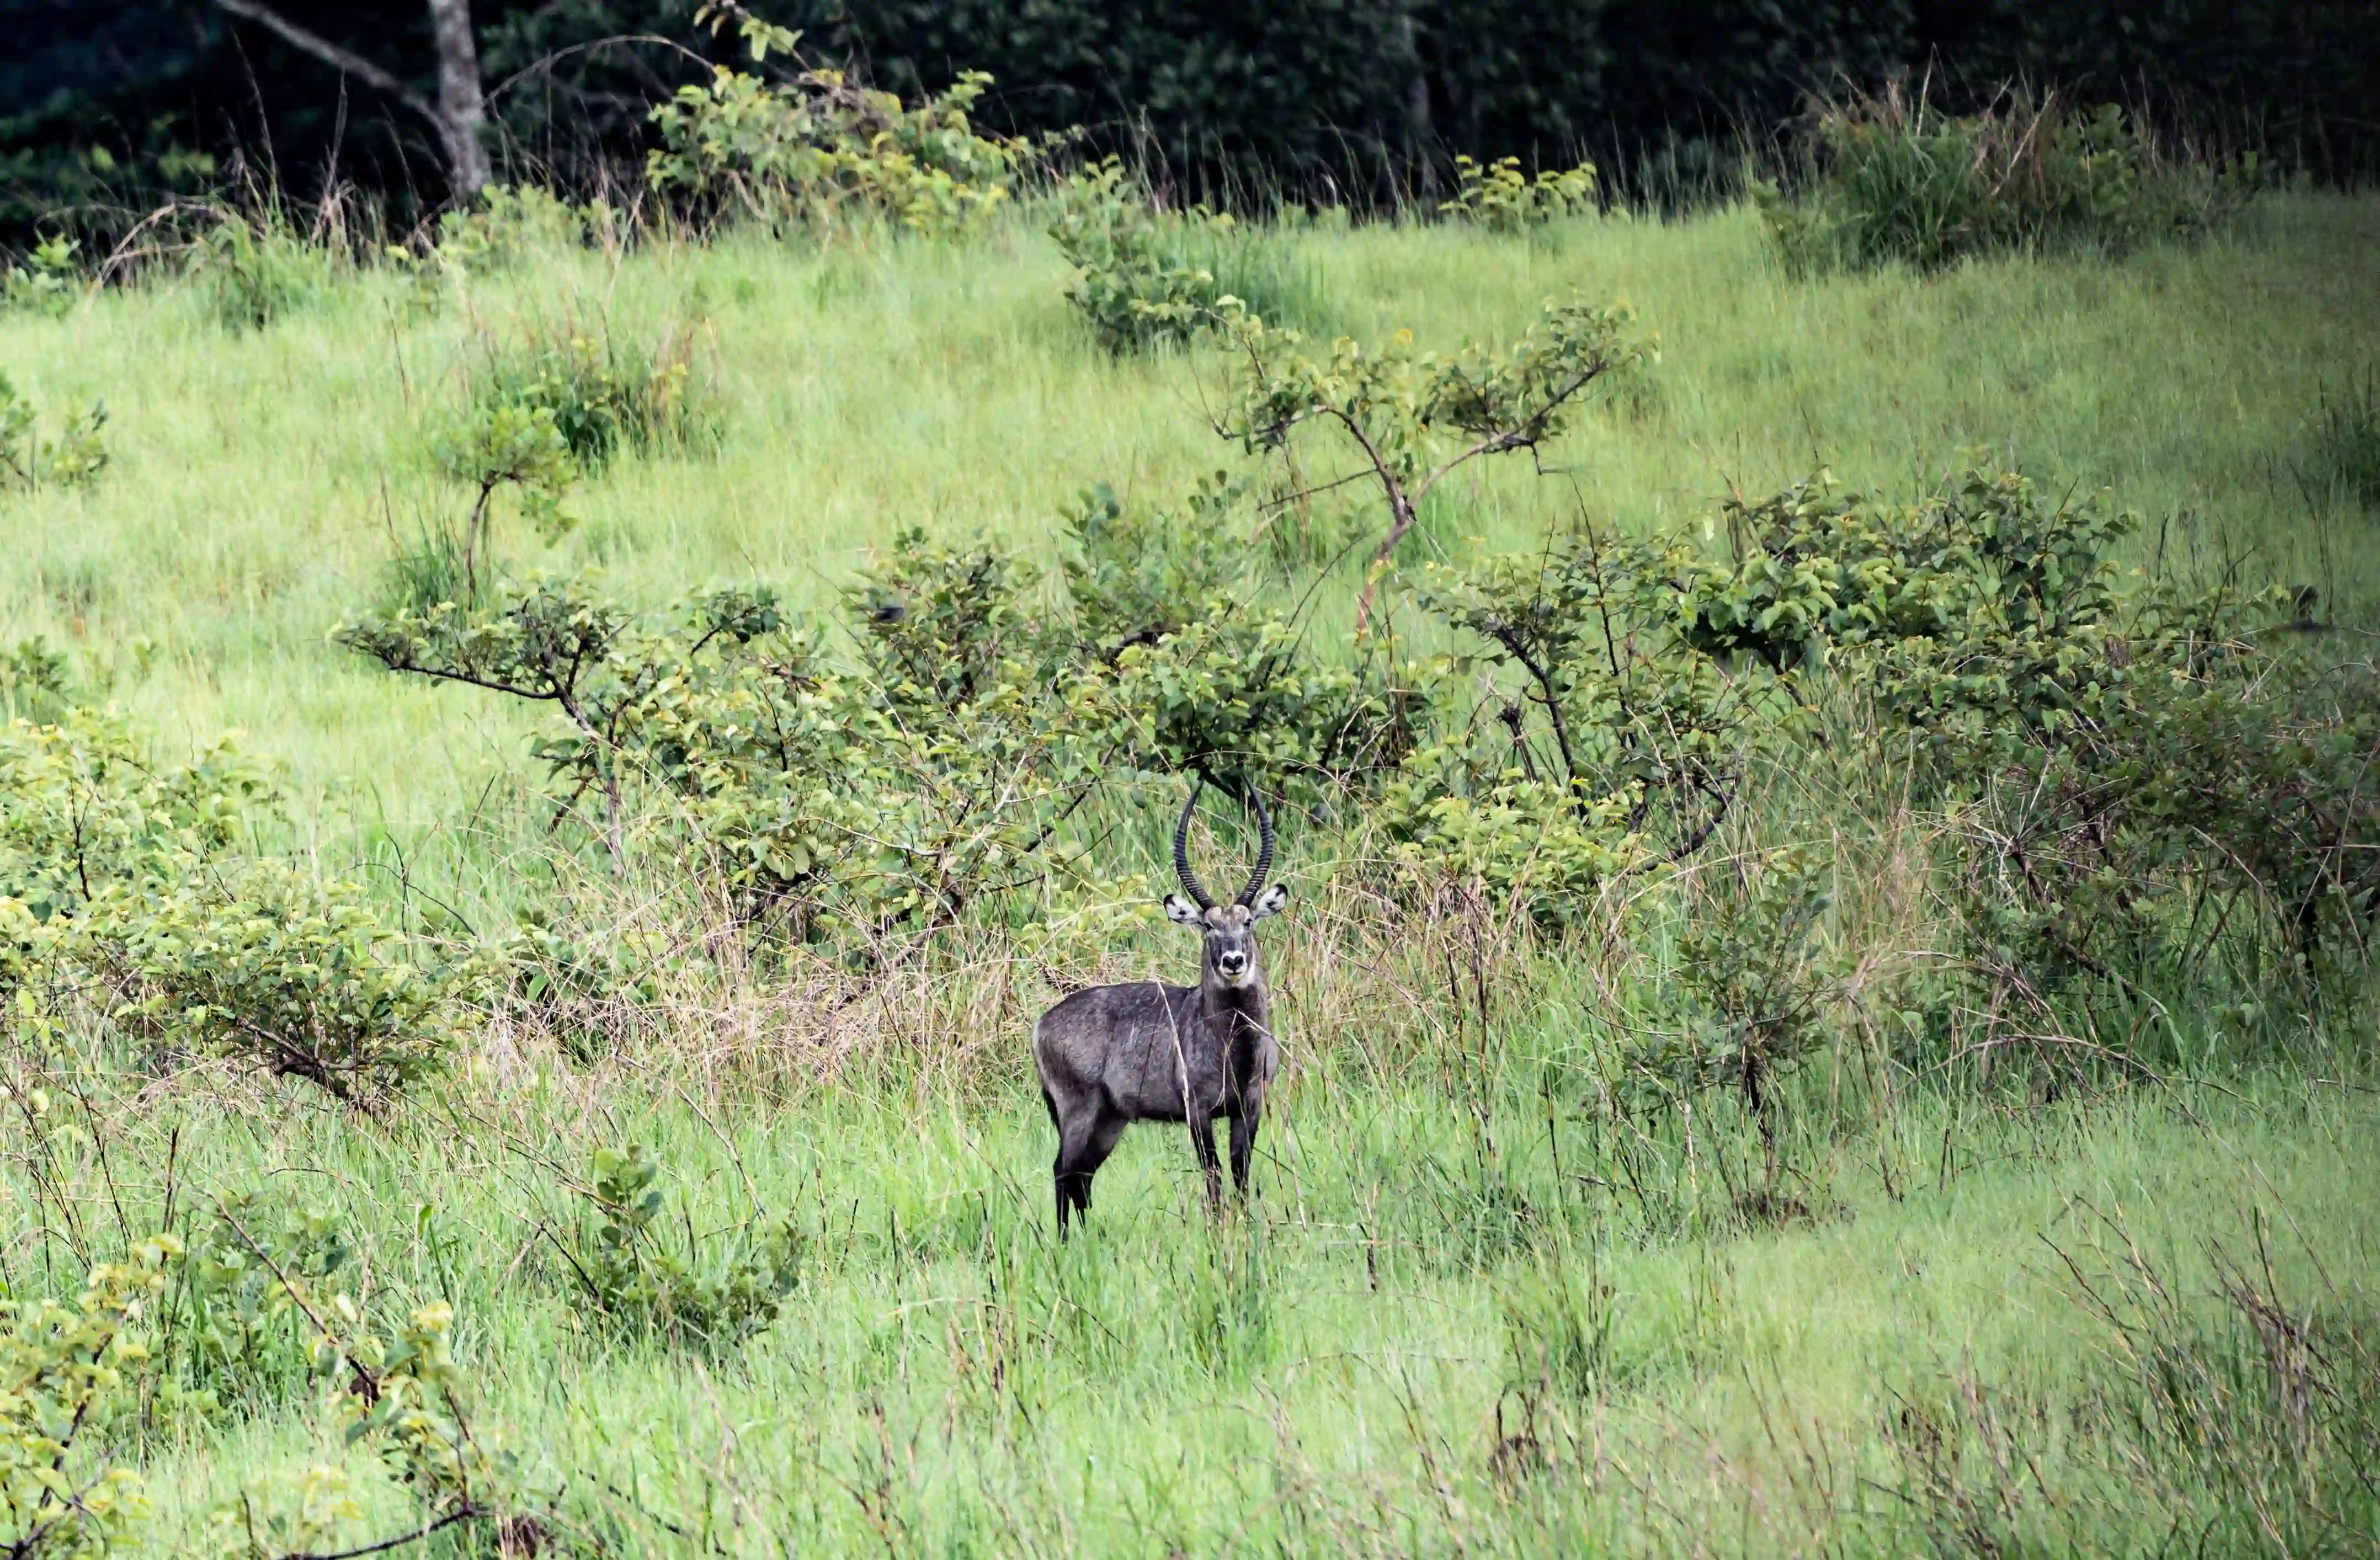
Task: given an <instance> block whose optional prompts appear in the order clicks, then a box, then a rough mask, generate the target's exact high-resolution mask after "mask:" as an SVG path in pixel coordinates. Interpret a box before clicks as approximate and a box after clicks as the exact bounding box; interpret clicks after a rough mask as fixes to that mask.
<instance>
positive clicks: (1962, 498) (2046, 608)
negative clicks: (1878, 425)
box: [1675, 471, 2380, 989]
mask: <svg viewBox="0 0 2380 1560" xmlns="http://www.w3.org/2000/svg"><path fill="white" fill-rule="evenodd" d="M1721 518H1723V519H1724V521H1725V524H1726V526H1727V529H1728V530H1729V532H1730V535H1731V536H1732V537H1733V538H1735V539H1736V548H1737V552H1738V558H1737V560H1736V562H1735V563H1734V565H1733V566H1732V567H1711V566H1703V567H1696V568H1694V569H1693V570H1691V571H1688V572H1686V573H1683V574H1682V575H1681V576H1680V577H1679V578H1678V579H1677V581H1676V585H1675V601H1676V603H1677V611H1678V613H1679V618H1680V622H1681V626H1682V634H1683V636H1684V638H1685V639H1686V640H1687V641H1688V642H1689V643H1692V644H1694V645H1696V646H1698V647H1700V648H1701V649H1703V650H1704V651H1705V652H1708V653H1711V654H1715V655H1719V656H1727V657H1736V658H1742V659H1747V660H1751V661H1754V662H1756V663H1759V664H1766V665H1768V666H1771V667H1779V668H1787V669H1791V668H1792V667H1795V666H1797V665H1803V664H1808V665H1814V666H1815V665H1825V666H1827V667H1828V668H1830V669H1831V670H1832V672H1833V673H1834V674H1835V675H1836V676H1838V677H1839V678H1840V680H1841V682H1842V683H1843V684H1844V685H1845V686H1846V687H1848V688H1850V689H1852V690H1854V691H1855V692H1856V693H1857V695H1858V696H1859V698H1860V699H1862V700H1863V701H1865V703H1866V708H1867V710H1868V711H1869V712H1870V713H1871V715H1872V718H1871V719H1869V720H1866V721H1863V722H1860V723H1857V724H1856V725H1855V726H1854V730H1853V737H1854V739H1855V741H1857V742H1858V743H1861V744H1864V751H1865V752H1866V753H1868V754H1869V755H1871V756H1872V757H1874V758H1876V759H1879V760H1882V761H1884V772H1886V773H1892V774H1905V775H1906V776H1907V777H1908V778H1909V779H1910V780H1912V781H1913V783H1914V784H1915V786H1916V787H1917V790H1918V794H1919V795H1920V796H1921V797H1922V798H1925V799H1927V800H1928V801H1929V802H1930V803H1932V804H1933V805H1937V806H1939V807H1941V808H1944V809H1946V810H1949V811H1950V812H1951V813H1952V815H1953V816H1954V818H1955V820H1956V826H1955V828H1954V829H1953V830H1952V831H1951V833H1950V838H1951V839H1952V840H1953V841H1955V842H1956V845H1957V847H1958V848H1957V850H1956V852H1955V853H1954V858H1953V861H1952V868H1953V872H1954V876H1955V880H1956V884H1957V886H1958V902H1959V903H1960V904H1961V905H1962V906H1963V907H1964V908H1965V911H1966V914H1967V918H1968V921H1967V924H1968V931H1969V932H1970V934H1971V935H1972V936H1973V938H1975V940H1976V943H1975V950H1976V953H1977V957H1978V958H1979V959H1980V961H1981V963H1982V965H1983V967H1984V968H1985V969H1990V970H1993V971H1997V972H1998V976H1999V978H2009V979H2015V980H2019V981H2023V982H2026V983H2027V984H2028V985H2029V986H2031V987H2034V988H2040V989H2047V988H2053V987H2057V986H2059V985H2062V984H2066V983H2069V982H2070V981H2071V979H2072V978H2074V977H2077V976H2088V977H2091V978H2093V979H2098V980H2116V981H2119V982H2121V981H2132V982H2136V981H2138V979H2139V978H2140V977H2141V975H2142V974H2143V973H2144V971H2145V969H2146V967H2147V962H2153V961H2154V960H2155V959H2158V958H2163V957H2180V956H2183V955H2185V954H2188V957H2202V958H2203V957H2205V956H2206V955H2207V953H2208V952H2210V951H2211V949H2212V947H2213V943H2212V941H2211V940H2210V939H2198V940H2194V939H2195V935H2196V934H2195V932H2193V931H2192V929H2193V928H2194V927H2198V926H2201V925H2206V924H2217V925H2229V926H2231V927H2232V928H2233V929H2234V931H2235V933H2244V932H2246V931H2247V930H2248V929H2249V927H2250V926H2251V924H2252V923H2253V922H2254V921H2256V920H2257V919H2258V918H2257V917H2256V916H2255V915H2253V914H2252V915H2251V916H2249V917H2248V918H2245V919H2244V920H2243V919H2240V918H2237V917H2235V916H2234V915H2233V914H2232V913H2231V912H2230V911H2229V910H2227V909H2221V908H2218V907H2221V906H2225V905H2235V906H2236V905H2240V904H2245V905H2253V906H2258V907H2261V908H2262V924H2263V925H2264V927H2265V928H2266V929H2267V931H2269V932H2271V933H2272V934H2274V935H2277V937H2279V938H2280V940H2281V941H2282V942H2283V943H2284V944H2285V945H2288V946H2289V947H2290V948H2292V949H2294V950H2296V951H2297V952H2299V953H2300V954H2301V955H2304V956H2311V954H2312V953H2313V950H2314V948H2315V947H2316V945H2320V944H2324V943H2325V942H2327V943H2329V944H2331V945H2334V946H2336V945H2346V946H2351V947H2356V948H2361V947H2362V939H2363V936H2364V932H2363V931H2362V928H2363V927H2364V926H2365V925H2366V924H2367V923H2368V921H2369V920H2370V919H2371V918H2372V916H2373V914H2374V910H2375V908H2380V873H2375V872H2374V871H2373V870H2372V869H2371V866H2370V863H2371V861H2372V859H2373V853H2372V851H2371V850H2370V849H2369V848H2368V845H2367V843H2366V842H2372V841H2380V796H2375V795H2374V791H2373V787H2372V786H2370V784H2369V781H2368V776H2369V775H2370V774H2372V773H2374V769H2373V767H2372V766H2373V764H2374V761H2375V759H2380V704H2375V700H2376V699H2380V693H2375V690H2374V688H2373V685H2372V679H2371V678H2370V676H2369V675H2368V674H2367V673H2365V672H2363V671H2361V670H2359V669H2356V668H2352V667H2350V668H2346V669H2340V670H2333V669H2329V668H2325V667H2323V666H2321V665H2320V664H2316V663H2312V662H2309V661H2307V660H2305V659H2303V658H2301V657H2298V656H2294V655H2292V654H2290V653H2289V652H2288V650H2287V647H2286V646H2279V645H2276V644H2274V643H2271V642H2269V641H2267V640H2264V639H2261V638H2258V637H2255V636H2254V635H2253V633H2252V630H2253V629H2255V628H2258V627H2259V626H2260V624H2259V618H2260V615H2262V614H2265V612H2267V611H2268V610H2270V609H2271V608H2273V607H2276V606H2277V604H2278V603H2275V602H2272V601H2269V600H2258V599H2254V598H2251V599H2249V600H2246V601H2244V602H2243V601H2239V600H2228V601H2227V600H2225V599H2223V598H2220V597H2217V598H2212V599H2207V600H2196V599H2192V598H2189V597H2186V596H2183V595H2180V594H2179V593H2177V592H2175V591H2172V590H2170V589H2168V588H2165V587H2161V586H2157V585H2155V584H2152V583H2149V582H2145V581H2140V580H2137V579H2126V578H2125V577H2124V576H2123V574H2122V572H2121V571H2120V570H2119V567H2118V565H2117V563H2116V560H2115V555H2114V554H2115V549H2116V547H2117V546H2118V545H2119V543H2120V542H2121V541H2122V540H2123V539H2124V537H2125V536H2127V535H2128V534H2129V533H2130V532H2131V530H2132V529H2133V528H2134V525H2135V523H2136V522H2135V521H2134V519H2133V518H2131V517H2130V516H2126V515H2113V514H2109V513H2107V511H2106V510H2104V509H2103V508H2102V507H2101V506H2099V505H2098V504H2097V503H2096V502H2094V501H2088V500H2086V501H2083V502H2080V503H2074V502H2059V503H2052V502H2050V501H2048V500H2047V499H2046V498H2045V497H2044V496H2043V494H2041V493H2040V492H2039V491H2038V490H2037V489H2036V488H2035V487H2034V484H2033V483H2032V482H2030V481H2027V480H2026V479H2025V478H2023V477H2022V476H2021V475H2018V474H2016V473H2012V472H1991V471H1976V472H1971V473H1968V474H1967V475H1965V476H1963V477H1961V478H1960V479H1959V480H1957V481H1953V482H1951V483H1949V484H1948V485H1947V486H1946V487H1945V488H1944V489H1943V490H1941V491H1940V492H1938V493H1936V494H1930V495H1928V496H1926V497H1925V498H1924V499H1921V500H1920V501H1918V502H1916V503H1914V504H1910V505H1901V506H1892V505H1885V504H1879V503H1877V502H1876V501H1874V500H1872V499H1867V498H1864V497H1861V496H1859V495H1856V494H1854V495H1848V496H1847V495H1843V494H1838V493H1836V492H1835V491H1834V490H1832V489H1831V488H1830V487H1828V485H1826V484H1825V483H1823V482H1819V483H1810V484H1803V485H1802V486H1800V487H1797V488H1793V489H1790V490H1788V491H1787V492H1785V493H1783V494H1778V495H1776V496H1775V497H1773V498H1770V499H1767V500H1764V501H1762V502H1760V503H1757V504H1752V505H1743V504H1730V506H1727V507H1726V509H1725V510H1724V511H1723V515H1722V517H1721ZM2191 950H2195V951H2194V952H2191ZM2120 971H2130V973H2129V974H2123V973H2120Z"/></svg>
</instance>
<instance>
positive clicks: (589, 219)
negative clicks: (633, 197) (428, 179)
mask: <svg viewBox="0 0 2380 1560" xmlns="http://www.w3.org/2000/svg"><path fill="white" fill-rule="evenodd" d="M619 238H620V215H619V213H617V212H615V211H613V209H612V208H611V207H610V206H609V205H606V204H605V203H603V202H602V201H589V202H588V203H587V204H585V205H577V206H574V205H572V204H571V203H570V202H569V201H565V200H563V199H562V198H561V197H559V196H557V195H555V194H554V193H553V191H552V190H550V189H542V188H540V187H539V186H537V185H534V184H524V185H519V186H516V187H513V188H509V189H508V188H506V187H504V186H502V185H490V186H489V187H488V188H487V189H483V190H481V191H480V193H479V196H478V198H477V199H476V200H475V201H473V202H472V203H471V204H470V205H468V206H462V207H457V208H455V210H453V211H449V212H446V213H443V214H442V215H441V216H440V217H439V219H438V242H437V246H436V250H435V251H434V252H435V258H436V260H437V262H438V263H440V264H442V265H445V266H449V267H452V268H454V269H456V270H460V271H464V272H468V273H478V274H494V273H497V272H502V271H507V270H510V269H512V268H513V267H514V266H516V265H517V264H519V263H520V262H522V261H523V260H525V259H528V258H530V257H533V256H536V255H540V254H549V253H553V252H555V251H559V250H574V249H578V248H581V247H583V246H585V245H587V244H589V243H597V244H616V243H617V242H618V241H619Z"/></svg>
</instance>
